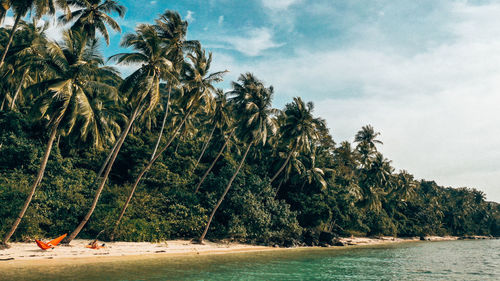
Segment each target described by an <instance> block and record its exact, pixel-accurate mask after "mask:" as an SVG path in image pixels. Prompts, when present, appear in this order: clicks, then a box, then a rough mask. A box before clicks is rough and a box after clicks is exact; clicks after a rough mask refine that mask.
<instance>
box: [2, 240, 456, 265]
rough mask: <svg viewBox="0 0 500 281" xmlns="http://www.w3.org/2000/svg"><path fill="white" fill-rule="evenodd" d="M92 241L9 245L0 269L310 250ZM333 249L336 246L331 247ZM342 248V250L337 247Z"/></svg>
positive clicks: (364, 242) (354, 243) (360, 243)
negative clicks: (47, 263)
mask: <svg viewBox="0 0 500 281" xmlns="http://www.w3.org/2000/svg"><path fill="white" fill-rule="evenodd" d="M426 240H427V241H445V240H457V237H450V236H448V237H439V236H429V237H426ZM339 241H340V242H342V243H343V244H344V245H345V246H348V247H352V246H369V245H381V244H389V243H403V242H416V241H420V239H419V238H418V237H415V238H394V237H377V238H366V237H347V238H340V239H339ZM90 242H91V240H80V239H78V240H74V241H73V242H72V243H71V245H70V246H57V247H55V248H53V249H49V250H46V251H44V250H41V249H40V248H38V247H37V246H36V244H35V243H34V242H32V243H11V244H10V246H11V247H10V248H9V249H6V250H0V265H1V264H11V263H17V262H21V261H22V262H23V263H25V262H30V261H33V262H37V263H38V262H41V261H44V260H45V261H48V260H51V261H54V262H55V261H57V260H59V261H65V262H68V261H75V262H76V261H78V262H85V261H92V262H95V261H96V259H109V258H113V259H116V258H122V257H129V258H139V257H141V256H152V255H153V256H159V255H168V256H175V255H212V254H227V253H241V252H253V251H270V250H284V249H297V248H312V247H295V248H279V247H269V246H257V245H249V244H241V243H234V242H231V243H229V242H227V243H224V242H219V243H214V242H209V241H205V243H204V245H199V244H193V243H191V242H190V241H188V240H169V241H164V242H160V243H149V242H100V243H105V247H104V248H101V249H98V250H95V249H89V248H86V247H85V246H86V245H88V244H89V243H90ZM333 247H335V246H333ZM338 248H345V247H338Z"/></svg>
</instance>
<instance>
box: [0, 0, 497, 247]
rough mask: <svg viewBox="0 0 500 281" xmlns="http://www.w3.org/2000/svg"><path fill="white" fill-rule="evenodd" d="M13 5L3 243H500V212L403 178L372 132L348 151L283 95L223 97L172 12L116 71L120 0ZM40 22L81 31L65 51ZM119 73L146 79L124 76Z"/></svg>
mask: <svg viewBox="0 0 500 281" xmlns="http://www.w3.org/2000/svg"><path fill="white" fill-rule="evenodd" d="M0 3H1V5H0V20H3V19H4V18H5V17H6V15H7V12H8V11H11V13H12V14H13V15H14V24H13V25H12V26H11V27H7V28H0V52H1V53H2V57H1V59H0V76H1V77H0V78H1V80H2V83H1V85H0V102H1V104H0V171H1V173H0V201H1V203H2V208H1V209H0V220H1V221H0V222H1V224H0V235H1V236H2V237H3V239H2V243H3V244H5V245H6V244H7V243H8V241H9V240H11V238H14V239H16V240H27V239H32V238H34V237H43V236H54V235H57V234H59V233H65V232H69V231H71V230H73V231H72V232H70V235H69V236H68V237H67V238H66V239H65V241H63V243H70V242H71V240H73V239H74V238H75V237H77V236H78V235H79V234H80V233H81V235H80V236H81V237H87V238H88V237H94V236H96V235H98V234H99V233H103V237H104V239H109V240H114V239H120V240H127V241H158V240H163V239H171V238H195V240H196V241H199V242H203V240H204V239H205V237H207V236H208V237H209V238H214V239H215V238H233V239H237V240H240V241H248V242H253V243H266V244H269V243H278V244H281V245H296V244H303V243H305V244H310V245H311V244H318V241H319V240H318V239H319V237H320V236H321V235H323V236H324V235H327V234H328V235H333V236H335V235H399V236H416V235H417V236H423V235H428V234H436V235H444V234H452V235H468V234H484V235H498V234H499V233H500V232H499V221H500V207H499V205H498V204H496V203H493V202H486V201H485V195H484V193H482V192H481V191H478V190H476V189H470V188H458V189H454V188H443V187H440V186H438V185H437V184H436V183H434V182H432V181H425V180H416V179H414V177H413V176H412V175H411V174H410V173H408V172H407V171H404V170H403V171H398V172H395V169H394V168H393V167H392V166H391V161H389V160H388V159H387V158H385V157H384V156H383V155H382V154H381V153H380V152H379V151H378V149H377V146H380V145H382V144H383V143H382V141H380V139H379V137H380V134H379V133H378V132H376V131H375V129H374V128H373V127H372V126H370V125H367V126H364V127H362V128H361V129H360V130H359V132H358V133H357V134H356V135H355V138H354V142H353V143H349V142H342V143H340V144H336V143H335V142H334V140H333V138H332V136H331V135H330V133H329V130H328V128H327V124H326V121H325V120H324V119H322V118H320V117H317V116H314V114H313V110H314V105H313V103H312V102H305V101H303V100H302V99H301V98H300V97H296V98H294V99H293V100H292V101H291V102H290V103H288V104H286V105H285V107H284V108H283V109H282V110H279V109H276V108H273V106H272V98H273V95H274V88H273V87H272V86H266V85H265V83H264V82H263V81H261V80H260V79H258V78H257V77H255V75H253V74H252V73H244V74H241V75H240V76H239V78H238V80H237V81H234V82H232V83H231V89H230V90H229V91H226V92H225V91H223V90H222V89H217V87H216V85H217V83H219V82H221V81H223V77H224V74H225V73H226V72H227V71H225V70H222V71H221V70H219V71H213V70H212V69H211V63H212V54H211V53H210V52H207V51H206V50H205V49H204V48H203V47H202V46H201V44H200V42H199V41H197V40H188V39H187V30H188V23H187V21H185V20H183V19H182V18H181V16H180V15H179V14H178V13H177V12H175V11H171V10H167V11H165V12H164V13H163V14H160V15H159V16H158V18H156V19H155V22H154V24H139V25H137V26H136V28H135V32H133V33H129V34H125V35H124V36H123V38H122V41H121V46H122V47H124V48H127V49H128V50H130V51H129V52H125V53H119V54H115V55H113V56H111V57H110V58H107V59H106V58H104V57H103V56H102V54H101V49H102V47H103V46H102V45H103V44H102V43H101V42H102V41H104V43H106V45H109V34H108V29H109V28H111V29H113V30H116V31H121V29H120V26H119V25H118V23H117V22H116V21H115V20H114V19H113V16H114V15H117V16H119V17H123V16H124V15H125V12H126V8H125V7H124V6H122V5H120V4H119V3H118V2H117V1H113V0H44V1H41V0H29V1H14V0H1V2H0ZM70 7H71V9H70ZM56 11H60V12H59V13H58V15H57V16H56ZM27 15H30V17H27ZM42 16H45V17H57V19H58V21H59V22H60V23H61V24H64V25H69V26H70V27H69V28H68V29H66V30H64V31H63V39H62V41H61V42H55V41H53V40H50V39H48V38H47V36H46V30H47V27H48V25H47V24H46V23H45V24H41V21H40V19H41V17H42ZM101 37H102V38H103V39H104V40H102V39H101ZM109 61H111V62H114V63H116V64H119V65H133V66H137V68H136V70H135V71H134V72H133V73H131V74H130V75H128V76H127V77H122V76H121V74H120V73H119V72H118V71H117V70H116V69H115V68H114V67H112V66H110V65H109V64H108V62H109Z"/></svg>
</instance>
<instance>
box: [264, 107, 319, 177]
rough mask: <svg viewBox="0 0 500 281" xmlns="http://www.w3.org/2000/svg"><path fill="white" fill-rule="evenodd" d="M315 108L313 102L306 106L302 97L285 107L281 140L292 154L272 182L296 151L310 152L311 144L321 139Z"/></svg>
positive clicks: (275, 175) (289, 154)
mask: <svg viewBox="0 0 500 281" xmlns="http://www.w3.org/2000/svg"><path fill="white" fill-rule="evenodd" d="M313 108H314V105H313V103H312V102H309V103H307V105H306V104H305V103H304V102H303V101H302V99H301V98H300V97H296V98H293V102H292V103H289V104H287V105H286V106H285V111H284V116H285V117H284V118H285V120H284V124H283V126H282V127H281V128H280V131H281V132H282V133H281V139H282V141H283V142H284V143H286V144H287V147H288V149H289V151H290V152H289V153H288V156H287V158H286V160H285V162H284V163H283V165H281V167H280V168H279V169H278V171H277V172H276V173H275V174H274V176H273V177H272V178H271V182H273V181H274V180H275V179H276V178H277V177H278V175H279V174H280V173H281V172H282V171H283V170H284V169H285V167H286V165H287V164H288V162H289V161H290V158H291V157H292V155H294V153H295V152H296V151H304V150H308V149H309V147H310V145H309V144H310V142H311V141H312V140H315V139H317V138H318V137H319V136H318V134H317V129H316V128H317V127H319V123H320V121H319V120H318V119H315V118H314V117H313V115H312V111H313Z"/></svg>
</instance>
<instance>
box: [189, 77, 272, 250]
mask: <svg viewBox="0 0 500 281" xmlns="http://www.w3.org/2000/svg"><path fill="white" fill-rule="evenodd" d="M238 81H239V83H237V82H233V90H232V91H231V94H233V95H234V97H233V98H232V102H233V104H234V109H235V112H236V116H238V121H236V122H237V123H236V133H237V136H238V138H239V139H240V140H241V141H242V142H243V143H245V144H246V146H247V147H246V150H245V153H244V154H243V156H242V158H241V160H240V163H239V165H238V167H237V168H236V171H235V172H234V174H233V176H232V177H231V179H230V180H229V182H228V184H227V186H226V188H225V190H224V192H223V193H222V195H221V197H220V198H219V201H217V204H216V205H215V207H214V208H213V210H212V213H211V214H210V217H209V218H208V222H207V225H206V227H205V230H204V231H203V233H202V234H201V236H200V238H199V239H198V242H199V243H203V240H204V239H205V236H206V235H207V232H208V229H209V228H210V224H211V223H212V220H213V218H214V215H215V212H216V211H217V209H218V208H219V206H220V204H221V203H222V201H223V200H224V197H225V196H226V194H227V193H228V191H229V189H230V188H231V185H232V184H233V181H234V179H235V178H236V176H237V175H238V173H239V172H240V169H241V167H242V166H243V163H244V162H245V159H246V157H247V155H248V152H249V151H250V149H251V148H252V146H256V145H258V144H262V145H265V144H266V141H267V139H268V137H269V136H270V135H271V134H274V133H276V131H277V127H276V120H275V119H274V118H273V115H274V114H276V109H273V108H272V107H271V101H272V96H273V88H272V87H270V88H266V87H264V84H263V83H262V82H261V81H259V80H258V79H257V78H255V76H254V75H253V74H251V73H246V74H242V75H241V76H240V77H239V79H238Z"/></svg>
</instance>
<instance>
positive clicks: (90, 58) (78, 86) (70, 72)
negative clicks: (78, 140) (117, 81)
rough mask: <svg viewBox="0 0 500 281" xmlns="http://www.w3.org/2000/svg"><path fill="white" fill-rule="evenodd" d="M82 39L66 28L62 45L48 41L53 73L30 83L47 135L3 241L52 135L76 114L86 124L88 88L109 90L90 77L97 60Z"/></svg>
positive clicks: (66, 127)
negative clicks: (37, 161)
mask: <svg viewBox="0 0 500 281" xmlns="http://www.w3.org/2000/svg"><path fill="white" fill-rule="evenodd" d="M84 41H85V39H84V36H83V35H82V34H79V33H73V32H66V33H65V34H64V45H59V44H57V43H50V44H49V46H48V49H49V54H48V57H47V59H46V61H45V63H46V64H47V65H48V67H49V69H50V70H51V72H52V73H53V75H54V76H55V77H54V78H53V79H49V80H46V81H43V82H40V83H38V84H36V85H34V86H32V90H33V91H40V92H43V94H42V95H41V96H40V97H39V98H38V99H37V101H36V103H35V105H34V112H35V114H36V115H37V116H39V118H45V119H47V120H48V128H49V129H50V136H49V140H48V142H47V146H46V149H45V153H44V155H43V158H42V162H41V164H40V168H39V170H38V174H37V177H36V179H35V181H34V183H33V185H32V186H31V192H30V194H29V195H28V198H27V199H26V201H25V203H24V205H23V207H22V209H21V211H20V212H19V215H18V217H17V219H16V220H15V222H14V224H13V225H12V228H11V229H10V231H9V232H7V234H6V235H5V237H4V239H3V243H4V244H6V243H7V242H8V241H9V239H10V237H11V236H12V234H14V232H15V231H16V228H17V226H18V225H19V223H20V222H21V220H22V218H23V216H24V214H25V212H26V210H27V209H28V206H29V204H30V202H31V199H32V198H33V195H34V193H35V190H36V188H37V186H38V185H39V183H40V182H41V180H42V178H43V174H44V172H45V167H46V165H47V161H48V158H49V156H50V152H51V149H52V145H53V142H54V139H55V138H56V135H57V134H62V135H68V134H69V133H70V132H71V131H72V130H73V128H74V127H75V124H76V123H77V120H78V119H79V118H81V119H82V120H83V121H84V124H86V123H89V122H90V120H91V119H92V118H93V117H94V116H93V112H92V110H91V106H90V104H89V100H88V92H89V91H90V90H91V89H99V91H103V92H104V91H108V90H109V91H112V90H113V89H110V88H109V87H108V86H107V85H105V84H103V83H100V82H97V81H93V80H92V79H91V78H92V76H93V74H94V73H96V72H98V71H99V67H100V66H99V65H100V64H99V62H96V59H97V60H98V58H99V55H98V54H96V53H94V52H92V51H89V50H88V49H87V48H86V45H85V44H84ZM101 62H102V61H101ZM86 128H87V127H86V126H85V125H83V127H82V128H81V130H83V131H84V130H86Z"/></svg>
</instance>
